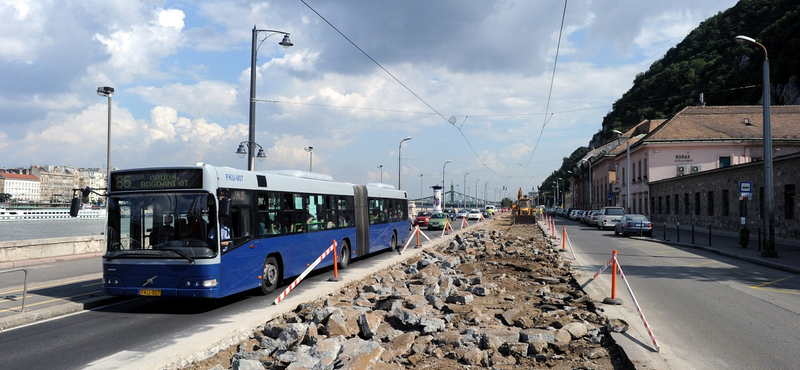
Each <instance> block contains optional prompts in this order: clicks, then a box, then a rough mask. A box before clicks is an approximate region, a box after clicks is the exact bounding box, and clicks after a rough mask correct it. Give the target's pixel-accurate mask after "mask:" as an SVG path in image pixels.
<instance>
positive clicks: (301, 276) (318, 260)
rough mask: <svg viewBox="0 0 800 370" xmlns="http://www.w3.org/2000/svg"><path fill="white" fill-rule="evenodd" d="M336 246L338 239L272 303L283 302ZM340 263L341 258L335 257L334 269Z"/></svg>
mask: <svg viewBox="0 0 800 370" xmlns="http://www.w3.org/2000/svg"><path fill="white" fill-rule="evenodd" d="M336 246H337V244H336V240H334V241H333V244H331V246H330V247H328V249H326V250H325V252H322V254H321V255H320V256H319V257H317V259H316V260H315V261H314V263H312V264H311V265H309V266H308V268H306V270H305V271H303V273H302V274H300V276H298V277H297V279H294V281H293V282H292V283H291V284H289V286H288V287H286V289H285V290H284V291H283V292H282V293H281V294H280V295H279V296H278V298H275V301H274V302H272V304H275V305H276V304H278V303H281V301H282V300H283V299H284V298H286V296H287V295H289V292H291V291H292V290H293V289H294V288H295V287H296V286H297V284H300V282H301V281H302V280H303V279H304V278H305V277H306V275H308V273H309V272H311V271H313V270H314V268H315V267H317V265H319V263H320V262H322V260H323V259H325V257H327V256H328V255H329V254H330V253H331V252H332V251H335V250H336ZM334 258H335V257H334ZM338 263H339V260H338V259H336V258H335V259H334V261H333V266H334V269H336V265H337V264H338ZM336 275H338V270H337V271H336ZM337 278H338V276H337Z"/></svg>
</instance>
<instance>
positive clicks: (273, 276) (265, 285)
mask: <svg viewBox="0 0 800 370" xmlns="http://www.w3.org/2000/svg"><path fill="white" fill-rule="evenodd" d="M280 272H281V268H280V266H279V265H278V259H277V258H275V257H273V256H269V257H267V260H266V261H264V269H263V271H262V272H261V292H263V293H264V294H269V293H272V292H273V291H274V290H275V288H277V287H278V284H279V283H280V280H281V279H280Z"/></svg>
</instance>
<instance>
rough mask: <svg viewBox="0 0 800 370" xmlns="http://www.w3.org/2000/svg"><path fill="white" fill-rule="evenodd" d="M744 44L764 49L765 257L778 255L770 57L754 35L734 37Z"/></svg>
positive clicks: (763, 254)
mask: <svg viewBox="0 0 800 370" xmlns="http://www.w3.org/2000/svg"><path fill="white" fill-rule="evenodd" d="M734 40H736V42H737V43H739V44H742V45H752V46H757V47H760V48H761V50H762V51H764V68H763V71H764V76H763V81H764V82H763V84H764V92H763V95H764V96H763V97H762V100H763V102H762V103H763V104H762V107H763V111H764V232H765V233H766V235H765V238H764V249H763V250H762V251H761V256H763V257H777V256H778V252H777V251H776V250H775V225H774V221H775V215H774V214H773V209H772V204H773V203H774V200H775V199H774V198H773V194H772V127H771V124H770V104H771V103H770V93H769V87H770V83H769V57H768V54H767V47H766V46H764V45H763V44H761V43H759V42H757V41H756V40H755V39H753V38H752V37H747V36H741V35H740V36H736V38H735V39H734Z"/></svg>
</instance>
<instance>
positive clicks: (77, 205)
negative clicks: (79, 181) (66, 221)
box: [69, 198, 81, 217]
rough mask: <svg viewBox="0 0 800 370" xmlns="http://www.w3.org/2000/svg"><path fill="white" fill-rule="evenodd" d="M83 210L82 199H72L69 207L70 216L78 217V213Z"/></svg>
mask: <svg viewBox="0 0 800 370" xmlns="http://www.w3.org/2000/svg"><path fill="white" fill-rule="evenodd" d="M80 210H81V198H72V203H71V204H70V205H69V215H70V216H72V217H78V211H80Z"/></svg>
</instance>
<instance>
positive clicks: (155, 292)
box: [139, 289, 161, 297]
mask: <svg viewBox="0 0 800 370" xmlns="http://www.w3.org/2000/svg"><path fill="white" fill-rule="evenodd" d="M139 295H145V296H152V297H160V296H161V289H139Z"/></svg>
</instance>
